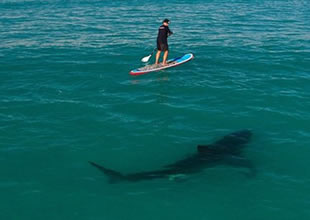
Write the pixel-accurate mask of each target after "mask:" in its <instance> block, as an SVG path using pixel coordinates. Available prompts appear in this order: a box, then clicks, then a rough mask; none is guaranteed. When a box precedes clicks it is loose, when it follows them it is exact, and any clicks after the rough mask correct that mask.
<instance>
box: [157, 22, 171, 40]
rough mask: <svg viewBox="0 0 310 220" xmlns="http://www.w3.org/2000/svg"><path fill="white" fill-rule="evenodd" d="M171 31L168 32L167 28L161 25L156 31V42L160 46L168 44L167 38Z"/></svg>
mask: <svg viewBox="0 0 310 220" xmlns="http://www.w3.org/2000/svg"><path fill="white" fill-rule="evenodd" d="M171 34H173V33H172V31H170V29H169V27H168V26H165V25H162V26H160V27H159V29H158V36H157V42H158V43H160V44H168V42H167V38H168V36H170V35H171Z"/></svg>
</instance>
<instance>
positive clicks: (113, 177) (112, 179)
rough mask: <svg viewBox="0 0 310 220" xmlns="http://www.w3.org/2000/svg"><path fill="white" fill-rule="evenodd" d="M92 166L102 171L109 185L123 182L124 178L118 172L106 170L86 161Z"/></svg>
mask: <svg viewBox="0 0 310 220" xmlns="http://www.w3.org/2000/svg"><path fill="white" fill-rule="evenodd" d="M88 163H90V164H91V165H92V166H94V167H96V168H97V169H99V170H100V171H102V172H103V173H104V174H105V175H106V176H108V177H109V183H117V182H119V181H122V180H125V179H126V178H125V176H124V175H123V174H121V173H120V172H117V171H115V170H111V169H107V168H105V167H104V166H101V165H99V164H97V163H94V162H92V161H88Z"/></svg>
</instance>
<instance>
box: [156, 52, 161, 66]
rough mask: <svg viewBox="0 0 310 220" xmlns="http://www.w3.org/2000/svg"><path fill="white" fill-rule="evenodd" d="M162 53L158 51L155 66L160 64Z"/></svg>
mask: <svg viewBox="0 0 310 220" xmlns="http://www.w3.org/2000/svg"><path fill="white" fill-rule="evenodd" d="M160 53H161V51H160V50H157V53H156V61H155V64H159V57H160Z"/></svg>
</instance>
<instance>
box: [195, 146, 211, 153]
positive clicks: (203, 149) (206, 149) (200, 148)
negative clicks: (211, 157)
mask: <svg viewBox="0 0 310 220" xmlns="http://www.w3.org/2000/svg"><path fill="white" fill-rule="evenodd" d="M212 149H213V147H212V145H198V146H197V151H198V153H209V152H211V151H212Z"/></svg>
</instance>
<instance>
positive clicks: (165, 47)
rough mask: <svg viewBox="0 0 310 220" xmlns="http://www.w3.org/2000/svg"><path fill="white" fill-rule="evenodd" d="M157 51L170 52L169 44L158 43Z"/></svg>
mask: <svg viewBox="0 0 310 220" xmlns="http://www.w3.org/2000/svg"><path fill="white" fill-rule="evenodd" d="M157 50H160V51H167V50H169V48H168V44H164V43H160V42H157Z"/></svg>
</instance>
